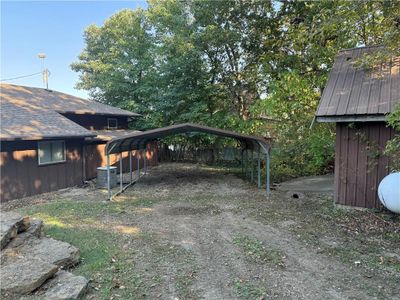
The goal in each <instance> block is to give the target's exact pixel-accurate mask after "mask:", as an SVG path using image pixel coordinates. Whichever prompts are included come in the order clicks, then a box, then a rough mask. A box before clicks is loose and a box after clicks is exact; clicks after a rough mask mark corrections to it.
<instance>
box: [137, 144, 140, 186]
mask: <svg viewBox="0 0 400 300" xmlns="http://www.w3.org/2000/svg"><path fill="white" fill-rule="evenodd" d="M136 156H137V174H138V176H137V179H138V180H139V178H140V151H139V150H136Z"/></svg>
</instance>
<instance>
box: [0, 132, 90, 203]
mask: <svg viewBox="0 0 400 300" xmlns="http://www.w3.org/2000/svg"><path fill="white" fill-rule="evenodd" d="M82 145H83V140H82V139H65V147H66V162H63V163H56V164H51V165H42V166H39V164H38V156H37V142H36V141H16V142H2V143H1V152H0V172H1V184H0V198H1V201H2V202H3V201H8V200H11V199H16V198H22V197H26V196H31V195H36V194H41V193H46V192H50V191H54V190H58V189H62V188H66V187H70V186H77V185H81V184H82V183H83V159H82Z"/></svg>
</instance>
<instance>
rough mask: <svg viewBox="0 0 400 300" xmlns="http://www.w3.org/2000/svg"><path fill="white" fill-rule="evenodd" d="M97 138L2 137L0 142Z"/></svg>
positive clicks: (87, 135) (89, 136) (72, 136)
mask: <svg viewBox="0 0 400 300" xmlns="http://www.w3.org/2000/svg"><path fill="white" fill-rule="evenodd" d="M91 137H96V135H95V134H85V135H65V136H64V135H63V136H28V137H23V136H22V137H2V138H0V142H15V141H40V140H56V139H83V138H91Z"/></svg>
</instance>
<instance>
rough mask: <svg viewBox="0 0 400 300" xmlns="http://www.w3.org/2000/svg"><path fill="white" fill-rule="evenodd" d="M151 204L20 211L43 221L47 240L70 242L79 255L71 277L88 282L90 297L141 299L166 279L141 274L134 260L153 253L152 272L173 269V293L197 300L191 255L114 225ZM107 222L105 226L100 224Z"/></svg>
mask: <svg viewBox="0 0 400 300" xmlns="http://www.w3.org/2000/svg"><path fill="white" fill-rule="evenodd" d="M152 203H153V201H147V200H146V199H142V200H140V201H133V202H106V203H104V202H103V203H100V202H94V201H88V202H83V201H70V200H62V201H55V202H50V203H46V204H42V205H36V206H32V207H28V208H24V209H21V210H20V211H21V212H22V213H24V214H27V215H30V216H32V217H36V218H40V219H42V220H43V221H44V222H45V224H46V226H45V234H46V235H48V236H51V237H53V238H55V239H58V240H62V241H65V242H68V243H70V244H72V245H74V246H76V247H78V248H79V250H80V255H81V263H80V264H79V265H78V266H77V267H76V268H74V269H72V270H71V271H72V272H73V273H74V274H77V275H82V276H85V277H86V278H87V279H89V280H90V286H91V291H90V294H92V295H95V298H96V299H110V298H113V297H114V298H119V299H145V298H148V295H149V291H150V290H152V289H155V288H157V287H158V286H160V285H161V284H162V283H163V282H164V279H163V278H162V277H161V276H160V275H159V274H155V275H152V276H150V278H148V277H147V275H148V274H150V273H151V272H146V270H142V269H139V268H138V266H137V263H138V259H137V256H138V254H139V253H140V252H141V251H145V250H144V248H145V247H148V248H151V249H152V252H151V253H150V254H149V256H148V257H146V260H147V261H148V263H149V264H150V265H151V266H152V267H153V268H158V267H160V265H168V264H174V263H175V262H176V267H177V268H178V271H177V272H176V273H174V275H173V276H174V281H175V285H176V286H175V290H176V293H177V294H178V295H179V297H180V298H182V299H192V298H195V296H196V292H195V291H193V290H192V289H191V285H192V283H193V281H194V278H195V274H196V268H195V266H194V260H193V258H192V257H191V253H189V252H188V251H186V250H184V249H182V248H180V247H176V246H173V245H169V244H167V245H164V244H162V245H159V240H158V238H157V237H155V236H153V235H151V234H149V233H147V232H143V231H142V230H141V229H140V228H136V227H135V226H127V225H121V224H119V225H117V223H114V222H118V221H123V220H124V216H125V215H126V214H129V215H134V214H135V213H137V212H135V210H134V208H138V207H139V206H140V208H143V207H144V208H146V207H150V206H151V204H152ZM104 219H106V222H102V221H103V220H104Z"/></svg>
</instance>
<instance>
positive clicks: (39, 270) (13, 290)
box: [0, 256, 59, 295]
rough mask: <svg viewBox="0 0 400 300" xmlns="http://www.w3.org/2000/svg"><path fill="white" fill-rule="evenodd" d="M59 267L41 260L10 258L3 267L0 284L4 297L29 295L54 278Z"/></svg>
mask: <svg viewBox="0 0 400 300" xmlns="http://www.w3.org/2000/svg"><path fill="white" fill-rule="evenodd" d="M58 268H59V267H58V266H56V265H53V264H50V263H47V262H44V261H42V260H40V259H34V258H26V257H22V256H20V257H16V256H14V258H11V257H9V258H8V259H6V260H4V263H3V264H2V265H1V273H0V282H1V293H2V295H7V294H27V293H29V292H32V291H34V290H36V289H37V288H38V287H40V286H41V285H42V284H43V282H45V281H46V280H47V279H48V278H50V277H52V276H54V274H56V273H57V271H58Z"/></svg>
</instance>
